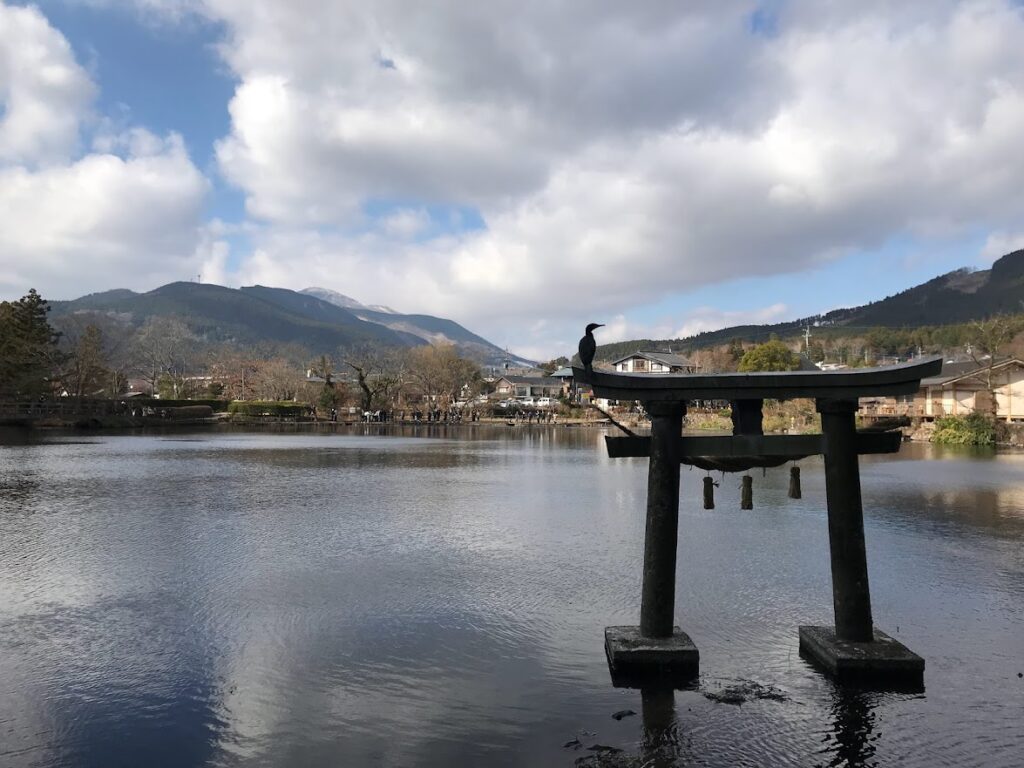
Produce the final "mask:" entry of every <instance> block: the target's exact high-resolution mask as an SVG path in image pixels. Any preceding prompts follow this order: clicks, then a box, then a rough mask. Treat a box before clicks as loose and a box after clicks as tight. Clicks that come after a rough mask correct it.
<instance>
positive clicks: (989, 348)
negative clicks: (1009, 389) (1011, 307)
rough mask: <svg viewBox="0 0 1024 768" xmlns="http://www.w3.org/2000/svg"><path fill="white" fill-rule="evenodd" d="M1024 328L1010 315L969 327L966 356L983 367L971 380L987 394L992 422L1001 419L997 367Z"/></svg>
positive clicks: (979, 321)
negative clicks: (982, 387)
mask: <svg viewBox="0 0 1024 768" xmlns="http://www.w3.org/2000/svg"><path fill="white" fill-rule="evenodd" d="M1022 326H1024V323H1022V321H1021V319H1020V318H1019V317H1013V316H1010V315H993V316H992V317H990V318H988V319H986V320H976V321H975V322H973V323H971V324H970V326H969V330H968V341H967V354H969V355H970V356H971V359H972V360H974V362H975V363H976V364H977V365H978V366H980V370H978V371H977V372H976V373H975V374H974V375H973V377H972V378H973V379H975V381H978V382H980V383H981V385H982V386H984V387H985V390H986V392H987V393H988V415H989V417H990V418H991V419H992V421H993V422H994V421H996V420H997V419H998V417H999V402H998V400H997V399H996V390H997V389H999V387H1000V384H999V382H998V376H997V375H996V372H995V368H996V366H997V365H998V364H999V363H1000V362H1002V360H1001V359H1000V358H1001V357H1003V356H1004V355H1005V350H1006V349H1007V347H1009V345H1010V342H1012V341H1013V339H1014V337H1015V336H1016V335H1017V334H1018V333H1019V332H1020V330H1021V328H1022Z"/></svg>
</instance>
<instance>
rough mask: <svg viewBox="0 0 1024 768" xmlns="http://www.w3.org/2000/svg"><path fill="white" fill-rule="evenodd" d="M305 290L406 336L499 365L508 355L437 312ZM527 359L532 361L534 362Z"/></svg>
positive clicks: (305, 293)
mask: <svg viewBox="0 0 1024 768" xmlns="http://www.w3.org/2000/svg"><path fill="white" fill-rule="evenodd" d="M301 293H302V294H304V295H309V296H315V297H317V298H319V299H323V300H324V301H329V302H331V303H332V304H334V305H336V306H338V307H344V308H346V309H348V311H350V312H351V313H352V314H353V315H355V316H356V317H358V318H359V319H360V320H365V321H366V322H370V323H376V324H377V325H381V326H384V327H385V328H388V329H390V330H392V331H394V332H395V333H398V334H399V335H401V336H403V337H405V338H412V339H420V340H421V341H425V342H428V343H430V344H454V345H455V346H456V348H457V349H458V350H459V352H460V353H461V354H463V355H464V356H466V357H470V358H472V359H474V360H478V361H480V362H482V363H485V364H489V365H498V364H500V363H501V362H502V361H503V360H504V359H505V357H506V353H505V351H504V350H503V349H501V347H498V346H497V345H495V344H492V343H491V342H489V341H488V340H487V339H485V338H483V337H482V336H477V335H476V334H475V333H473V332H472V331H469V330H467V329H466V328H464V327H463V326H461V325H459V324H458V323H456V322H455V321H454V320H446V319H444V318H442V317H434V316H433V315H403V314H401V313H399V312H396V311H395V310H393V309H390V308H389V307H379V306H366V305H365V304H360V303H359V302H358V301H356V300H355V299H352V298H350V297H348V296H345V295H344V294H341V293H337V292H336V291H331V290H328V289H326V288H306V289H305V290H303V291H301ZM523 362H526V363H527V364H532V362H531V361H523Z"/></svg>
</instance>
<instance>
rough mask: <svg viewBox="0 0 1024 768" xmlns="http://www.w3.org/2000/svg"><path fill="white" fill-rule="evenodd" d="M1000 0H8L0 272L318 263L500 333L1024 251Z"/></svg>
mask: <svg viewBox="0 0 1024 768" xmlns="http://www.w3.org/2000/svg"><path fill="white" fill-rule="evenodd" d="M1021 40H1024V5H1022V4H1021V3H1019V2H1013V1H1012V0H965V1H963V2H952V1H947V0H901V2H899V3H893V2H887V1H883V0H842V1H841V0H762V1H760V2H754V1H751V2H743V1H742V0H736V1H734V2H721V1H720V0H694V1H693V2H687V3H680V2H676V1H674V0H646V1H644V0H637V2H633V3H623V2H621V0H565V1H564V2H558V3H552V2H550V0H541V1H534V0H515V2H512V1H511V0H489V2H486V3H467V2H463V1H462V0H433V2H420V3H409V2H399V1H398V0H375V1H374V2H372V3H367V2H365V1H364V2H348V1H347V0H289V2H280V0H41V1H40V2H37V3H35V4H29V3H21V2H13V1H12V0H0V298H2V299H10V298H17V297H18V296H21V295H23V294H24V293H26V292H27V291H28V289H29V288H35V289H37V290H38V291H39V292H40V293H41V294H42V295H43V297H44V298H48V299H70V298H75V297H78V296H81V295H84V294H87V293H91V292H96V291H103V290H109V289H112V288H131V289H133V290H137V291H147V290H151V289H153V288H156V287H158V286H160V285H163V284H165V283H168V282H172V281H175V280H200V279H201V280H202V281H203V282H211V283H218V284H221V285H228V286H241V285H252V284H256V283H259V284H262V285H273V286H279V287H285V288H293V289H302V288H306V287H309V286H320V287H324V288H329V289H333V290H336V291H340V292H341V293H344V294H346V295H348V296H351V297H353V298H356V299H358V300H359V301H362V302H364V303H366V304H384V305H387V306H390V307H394V308H395V309H397V310H399V311H401V312H409V313H413V312H416V313H428V314H435V315H439V316H443V317H449V318H452V319H454V320H456V321H458V322H460V323H462V324H463V325H465V326H467V327H468V328H470V329H471V330H473V331H474V332H477V333H479V334H481V335H483V336H485V337H486V338H488V339H489V340H491V341H493V342H495V343H497V344H499V345H501V346H508V347H509V348H511V349H512V350H513V351H514V352H516V353H517V354H519V355H523V356H527V357H532V358H535V359H547V358H550V357H553V356H556V355H560V354H571V353H572V352H573V351H574V349H575V346H576V340H577V339H578V338H579V336H580V334H581V332H582V329H583V326H584V325H586V324H587V323H588V322H591V321H593V322H604V323H606V324H607V327H606V328H603V329H600V330H599V331H598V333H597V336H598V340H599V342H610V341H618V340H623V339H630V338H672V337H677V336H686V335H690V334H693V333H696V332H699V331H702V330H711V329H714V328H719V327H724V326H728V325H734V324H738V323H749V322H775V321H779V320H786V319H793V318H798V317H806V316H810V315H814V314H817V313H819V312H825V311H828V310H830V309H834V308H837V307H842V306H852V305H857V304H861V303H865V302H867V301H871V300H875V299H879V298H883V297H885V296H887V295H891V294H893V293H896V292H898V291H900V290H903V289H905V288H908V287H910V286H912V285H915V284H917V283H920V282H923V281H924V280H927V279H929V278H931V277H934V276H936V275H938V274H941V273H944V272H947V271H949V270H952V269H956V268H959V267H964V266H966V267H973V268H985V267H987V266H988V265H989V264H991V262H992V261H993V260H994V259H995V258H998V257H999V256H1000V255H1002V254H1004V253H1007V252H1009V251H1012V250H1015V249H1017V248H1021V247H1024V183H1022V179H1024V141H1022V137H1024V45H1021V43H1020V41H1021Z"/></svg>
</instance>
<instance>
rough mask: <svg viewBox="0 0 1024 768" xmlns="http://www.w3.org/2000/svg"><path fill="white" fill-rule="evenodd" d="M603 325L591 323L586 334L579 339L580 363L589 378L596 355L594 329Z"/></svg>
mask: <svg viewBox="0 0 1024 768" xmlns="http://www.w3.org/2000/svg"><path fill="white" fill-rule="evenodd" d="M603 327H604V323H591V324H590V325H588V326H587V332H586V333H585V334H583V338H582V339H580V362H581V363H583V368H584V369H585V370H586V372H587V375H588V376H589V375H590V374H592V373H593V372H594V355H596V354H597V342H596V341H595V340H594V329H595V328H603Z"/></svg>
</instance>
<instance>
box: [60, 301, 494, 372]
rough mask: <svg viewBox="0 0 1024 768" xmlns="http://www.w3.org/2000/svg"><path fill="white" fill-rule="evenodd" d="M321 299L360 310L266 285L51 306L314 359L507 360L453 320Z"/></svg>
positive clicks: (213, 340) (219, 341) (490, 361)
mask: <svg viewBox="0 0 1024 768" xmlns="http://www.w3.org/2000/svg"><path fill="white" fill-rule="evenodd" d="M316 290H319V289H316ZM323 293H324V294H329V295H331V296H332V297H341V298H342V299H347V300H348V301H349V302H351V303H352V304H354V305H356V307H354V308H353V309H346V308H345V307H342V306H339V305H338V303H336V302H335V301H325V300H323V299H321V298H318V296H317V295H314V294H313V293H312V292H311V291H310V290H307V291H304V292H298V291H291V290H287V289H285V288H270V287H267V286H262V285H253V286H247V287H243V288H238V289H235V288H225V287H223V286H219V285H210V284H200V283H184V282H179V283H170V284H169V285H165V286H162V287H160V288H157V289H155V290H152V291H149V292H148V293H136V292H134V291H129V290H124V289H118V290H112V291H105V292H103V293H94V294H90V295H88V296H83V297H81V298H79V299H75V300H73V301H54V302H50V304H51V307H52V312H53V315H52V316H53V317H54V318H55V319H57V318H60V317H61V316H63V315H70V314H76V313H87V312H97V313H101V314H104V315H107V316H111V317H115V318H117V319H118V320H120V321H122V322H124V323H126V324H128V325H130V326H132V327H136V328H137V327H139V326H141V325H143V324H144V323H145V322H146V321H147V320H148V319H149V318H151V317H168V316H172V317H176V318H178V319H180V320H182V321H183V322H184V323H185V324H186V325H188V327H189V329H190V330H191V331H192V332H193V333H194V334H195V335H196V336H197V337H199V338H201V339H203V340H205V341H207V342H211V343H233V344H240V345H247V346H253V345H258V344H263V343H268V342H269V343H278V344H298V345H301V346H304V347H307V348H308V349H309V350H310V351H312V352H314V353H315V354H321V353H327V354H330V353H333V352H335V351H336V350H337V349H338V348H339V347H351V346H356V345H362V344H372V345H377V346H385V347H415V346H422V345H425V344H431V343H433V344H438V343H453V344H455V345H456V346H457V347H458V348H459V349H460V351H461V352H462V353H463V354H464V355H467V356H469V357H472V358H474V359H476V360H478V361H480V362H481V363H484V364H492V365H493V364H497V363H498V362H500V361H501V359H503V358H504V355H505V353H504V352H503V351H502V350H501V349H500V348H499V347H497V346H496V345H494V344H492V343H491V342H489V341H487V340H486V339H484V338H482V337H480V336H477V335H476V334H474V333H471V332H470V331H468V330H466V329H465V328H463V327H462V326H461V325H459V324H458V323H455V322H453V321H451V320H445V319H443V318H438V317H431V316H429V315H401V314H398V313H395V312H392V311H381V310H377V309H369V308H367V307H364V306H363V305H362V304H359V303H358V302H356V301H355V300H354V299H348V297H345V296H343V295H342V294H337V293H334V292H333V291H324V292H323Z"/></svg>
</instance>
